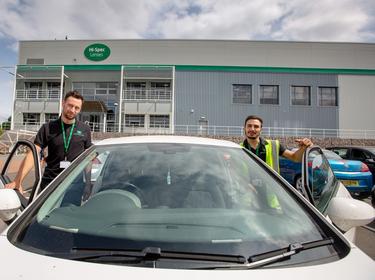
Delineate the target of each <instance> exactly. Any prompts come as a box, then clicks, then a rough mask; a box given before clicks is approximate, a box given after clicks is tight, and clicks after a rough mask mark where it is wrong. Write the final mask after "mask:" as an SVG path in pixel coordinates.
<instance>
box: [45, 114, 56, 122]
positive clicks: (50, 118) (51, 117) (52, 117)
mask: <svg viewBox="0 0 375 280" xmlns="http://www.w3.org/2000/svg"><path fill="white" fill-rule="evenodd" d="M44 118H45V122H49V121H53V120H57V119H58V118H59V114H55V113H46V114H45V116H44Z"/></svg>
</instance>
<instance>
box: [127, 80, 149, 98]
mask: <svg viewBox="0 0 375 280" xmlns="http://www.w3.org/2000/svg"><path fill="white" fill-rule="evenodd" d="M124 98H125V99H127V100H145V99H147V95H146V83H145V82H127V83H126V89H125V96H124Z"/></svg>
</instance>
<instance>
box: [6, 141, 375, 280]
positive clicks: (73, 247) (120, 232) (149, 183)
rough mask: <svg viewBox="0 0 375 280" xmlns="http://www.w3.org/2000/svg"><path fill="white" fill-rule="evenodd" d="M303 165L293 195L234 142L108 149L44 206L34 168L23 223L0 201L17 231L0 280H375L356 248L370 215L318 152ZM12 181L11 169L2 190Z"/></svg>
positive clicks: (10, 232)
mask: <svg viewBox="0 0 375 280" xmlns="http://www.w3.org/2000/svg"><path fill="white" fill-rule="evenodd" d="M30 148H31V149H33V147H32V146H30ZM34 152H35V149H34ZM103 154H104V155H105V156H101V155H103ZM34 156H35V158H37V155H34ZM304 157H305V161H306V162H304V163H303V165H304V167H303V169H304V171H303V185H302V186H301V189H300V190H299V191H297V190H296V189H294V188H293V187H292V186H291V185H290V184H288V183H287V182H286V181H285V180H284V179H283V178H281V177H280V176H279V175H278V174H276V173H275V172H274V171H272V170H271V169H270V168H268V166H267V165H265V164H264V163H263V162H262V161H260V160H259V159H258V158H257V157H256V156H255V155H253V154H252V153H250V152H249V151H248V150H246V149H244V148H242V147H240V146H239V145H237V144H235V143H232V142H228V141H221V140H214V139H205V138H195V137H181V136H142V137H126V138H115V139H107V140H103V141H101V142H99V143H97V144H96V145H95V146H93V147H91V148H90V149H88V150H87V151H86V152H84V153H83V154H82V155H81V156H79V157H78V158H77V159H76V160H75V161H74V162H73V163H72V165H70V166H69V167H68V168H67V169H66V170H65V171H64V172H62V173H61V174H60V175H59V176H58V177H57V178H56V179H55V180H54V181H53V182H52V183H51V184H50V185H49V186H48V187H47V188H46V189H45V190H44V191H43V192H41V193H40V194H39V192H38V182H39V176H40V174H39V173H40V171H39V169H38V168H39V167H38V160H35V165H36V166H35V169H34V170H33V173H34V176H33V177H35V181H33V182H31V183H30V185H32V192H31V193H30V196H29V198H28V199H29V201H28V202H26V204H27V207H26V209H24V210H23V211H22V213H21V214H20V215H19V212H20V209H22V206H21V207H20V204H21V203H20V201H19V198H18V196H17V195H16V193H15V191H13V190H8V189H0V213H1V215H0V217H1V218H2V219H3V220H4V221H6V222H8V223H9V221H10V220H13V221H12V222H11V224H10V226H9V227H8V228H7V229H6V230H5V231H3V233H2V234H1V235H0V248H1V250H0V263H1V267H2V269H1V274H0V275H1V279H7V280H10V279H38V280H42V279H48V280H50V279H67V278H71V279H76V278H78V277H90V279H93V280H95V279H125V278H136V279H160V280H161V279H182V280H184V279H186V280H187V279H189V280H190V279H216V280H227V279H229V278H230V279H276V278H277V279H305V280H306V279H307V280H308V279H314V280H315V279H340V280H343V279H361V280H365V279H373V276H374V273H375V264H374V261H373V260H372V259H371V258H369V257H368V256H367V255H366V254H364V253H363V252H362V251H361V250H360V249H358V248H357V247H356V246H355V245H354V244H353V243H352V242H351V241H352V240H353V237H354V231H355V227H357V226H361V225H365V224H367V223H369V222H371V221H372V220H373V219H374V216H375V213H374V209H373V208H372V207H371V206H370V205H367V204H365V203H363V202H361V201H358V200H354V199H352V198H351V196H350V194H349V193H348V192H347V190H346V189H345V187H344V186H343V185H342V184H341V183H340V182H339V181H337V180H336V178H335V176H334V174H333V172H332V170H331V169H330V166H329V164H328V161H327V160H326V158H325V157H324V155H323V153H322V151H321V149H320V148H319V147H313V148H310V149H308V151H307V152H306V153H305V156H304ZM100 159H101V160H100ZM10 161H12V159H10ZM307 161H309V162H307ZM93 164H95V168H93V169H94V171H93V173H95V176H93V177H95V178H94V179H93V180H92V190H91V193H90V194H89V195H86V196H85V195H83V193H84V189H85V186H86V185H87V184H86V182H85V178H87V176H85V175H87V174H85V172H88V170H89V168H90V167H93ZM98 164H99V165H100V164H101V165H102V166H98ZM11 176H14V175H11ZM11 176H10V174H7V164H6V166H5V170H3V172H2V174H1V182H2V184H5V183H6V182H9V180H11V179H12V178H10V177H11ZM26 199H27V198H26ZM23 203H24V205H25V202H23Z"/></svg>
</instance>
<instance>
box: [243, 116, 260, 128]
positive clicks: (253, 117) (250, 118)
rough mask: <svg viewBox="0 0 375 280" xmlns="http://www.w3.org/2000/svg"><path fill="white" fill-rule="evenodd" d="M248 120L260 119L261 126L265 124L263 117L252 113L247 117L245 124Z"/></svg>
mask: <svg viewBox="0 0 375 280" xmlns="http://www.w3.org/2000/svg"><path fill="white" fill-rule="evenodd" d="M248 120H258V121H260V126H261V127H262V126H263V119H262V118H261V117H258V116H256V115H250V116H248V117H247V118H246V120H245V123H244V126H246V123H247V121H248Z"/></svg>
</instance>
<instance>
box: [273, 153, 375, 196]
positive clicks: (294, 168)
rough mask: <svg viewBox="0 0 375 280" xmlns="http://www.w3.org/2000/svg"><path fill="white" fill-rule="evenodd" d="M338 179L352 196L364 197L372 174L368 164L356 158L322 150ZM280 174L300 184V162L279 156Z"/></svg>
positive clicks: (368, 193)
mask: <svg viewBox="0 0 375 280" xmlns="http://www.w3.org/2000/svg"><path fill="white" fill-rule="evenodd" d="M323 152H324V155H325V156H326V157H327V159H328V161H329V164H330V166H331V168H332V170H333V172H334V174H335V176H336V178H337V179H338V180H340V181H341V182H342V183H343V184H344V185H345V187H346V188H347V189H348V191H349V192H350V193H351V195H352V196H354V197H359V198H366V197H368V196H369V195H370V193H371V189H372V187H373V185H372V174H371V172H370V170H369V168H368V166H367V165H366V164H365V163H363V162H361V161H358V160H345V159H343V158H341V157H340V156H339V155H337V154H336V153H334V152H332V151H329V150H323ZM280 174H281V176H283V177H284V179H286V180H287V181H288V182H289V183H290V184H292V185H293V186H295V187H297V189H298V187H299V186H300V185H301V184H302V178H301V174H302V171H301V163H299V162H293V161H291V160H288V159H286V158H283V157H281V158H280Z"/></svg>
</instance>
